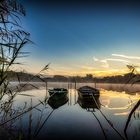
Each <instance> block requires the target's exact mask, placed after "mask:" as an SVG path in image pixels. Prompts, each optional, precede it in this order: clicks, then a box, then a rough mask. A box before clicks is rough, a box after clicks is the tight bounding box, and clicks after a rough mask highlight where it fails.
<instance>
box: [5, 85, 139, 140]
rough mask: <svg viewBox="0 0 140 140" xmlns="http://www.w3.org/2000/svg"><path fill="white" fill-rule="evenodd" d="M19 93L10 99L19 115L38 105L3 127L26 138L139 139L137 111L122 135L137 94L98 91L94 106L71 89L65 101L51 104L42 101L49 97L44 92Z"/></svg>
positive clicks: (137, 97) (47, 139)
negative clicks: (19, 112)
mask: <svg viewBox="0 0 140 140" xmlns="http://www.w3.org/2000/svg"><path fill="white" fill-rule="evenodd" d="M50 88H51V87H50ZM20 94H22V95H18V96H17V97H16V98H15V100H14V103H13V105H12V108H13V109H15V110H17V109H18V110H19V111H21V112H22V109H23V110H26V108H28V107H30V106H32V107H33V106H35V105H37V104H39V105H38V106H36V107H35V108H34V109H32V110H31V111H29V112H27V113H25V114H24V115H22V116H19V117H18V118H16V119H15V120H14V121H12V122H8V123H7V124H6V125H9V127H11V128H12V130H14V131H15V132H17V133H18V134H19V133H21V135H24V137H26V138H27V139H46V140H52V139H53V140H62V139H64V140H94V139H95V140H96V139H101V140H103V139H110V140H112V139H129V140H139V139H140V111H139V109H137V110H136V111H135V113H134V114H133V116H132V118H131V121H130V123H129V125H128V128H127V130H126V133H124V128H125V125H126V120H127V118H128V115H129V113H130V111H131V109H132V108H133V106H134V105H135V104H136V102H137V101H138V100H139V99H140V95H139V94H137V93H136V94H133V95H130V94H126V93H125V92H115V91H107V90H103V89H102V90H101V91H100V97H99V98H96V103H97V104H96V103H95V102H94V101H93V102H84V101H82V100H80V99H79V98H78V94H77V90H75V89H73V88H72V89H69V93H68V99H66V100H64V101H61V102H60V103H58V104H55V105H54V104H53V105H49V104H47V102H46V103H45V102H42V101H43V100H44V98H45V97H46V96H47V97H49V95H48V93H47V92H46V90H45V89H40V90H30V91H23V92H21V93H20ZM24 94H28V95H32V96H24ZM13 116H14V115H13ZM8 117H9V118H10V116H7V118H8Z"/></svg>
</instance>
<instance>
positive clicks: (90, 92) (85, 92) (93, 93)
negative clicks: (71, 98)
mask: <svg viewBox="0 0 140 140" xmlns="http://www.w3.org/2000/svg"><path fill="white" fill-rule="evenodd" d="M99 94H100V92H99V90H98V89H96V88H92V87H90V86H83V87H80V88H79V89H78V95H79V97H80V98H82V99H90V98H93V97H97V96H99Z"/></svg>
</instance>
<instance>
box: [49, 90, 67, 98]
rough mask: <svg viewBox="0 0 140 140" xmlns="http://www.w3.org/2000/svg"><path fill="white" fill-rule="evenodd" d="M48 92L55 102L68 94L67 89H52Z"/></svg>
mask: <svg viewBox="0 0 140 140" xmlns="http://www.w3.org/2000/svg"><path fill="white" fill-rule="evenodd" d="M48 92H49V94H50V98H52V99H53V100H60V99H61V98H63V97H65V96H67V94H68V90H67V89H65V88H54V89H50V90H49V91H48Z"/></svg>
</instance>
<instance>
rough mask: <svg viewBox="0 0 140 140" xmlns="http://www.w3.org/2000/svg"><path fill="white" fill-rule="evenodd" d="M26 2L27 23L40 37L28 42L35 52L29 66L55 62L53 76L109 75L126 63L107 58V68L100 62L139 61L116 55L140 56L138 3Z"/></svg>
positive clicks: (30, 68)
mask: <svg viewBox="0 0 140 140" xmlns="http://www.w3.org/2000/svg"><path fill="white" fill-rule="evenodd" d="M23 4H24V6H25V8H26V11H27V16H26V17H25V18H24V20H23V27H24V28H25V29H26V30H27V31H29V32H30V33H31V38H32V40H33V41H34V42H35V45H34V46H27V47H26V49H27V50H29V51H30V52H31V56H30V57H28V58H27V59H25V60H24V61H25V62H26V63H25V64H26V65H25V66H23V68H25V69H26V70H28V71H30V72H34V73H36V72H37V71H39V69H41V67H43V66H44V65H45V64H47V63H49V62H50V63H51V65H50V70H49V72H48V73H49V74H51V75H52V74H64V75H85V74H87V73H93V74H94V73H97V74H96V75H103V74H102V73H104V74H105V75H106V74H107V73H108V72H109V71H111V74H112V73H113V72H114V71H115V73H117V72H116V71H117V70H118V71H120V70H119V68H120V69H121V70H122V68H124V69H125V65H126V63H121V62H120V61H119V60H118V61H116V60H115V61H113V60H107V64H105V65H106V66H105V67H104V66H103V64H102V63H100V61H101V62H102V60H104V59H125V60H126V59H129V61H130V62H128V63H134V64H135V63H136V64H138V60H139V59H133V60H132V59H131V60H130V58H126V57H125V58H122V57H121V58H120V56H118V55H117V56H113V55H112V54H119V55H120V54H121V55H125V56H133V57H136V56H137V57H139V56H140V55H139V51H140V47H139V45H140V39H139V38H140V18H139V13H140V11H139V10H138V9H137V8H135V6H133V7H131V6H130V5H128V6H124V5H121V6H120V7H115V6H113V5H109V6H104V5H100V4H99V5H98V6H97V7H96V6H90V5H86V6H84V5H82V6H81V5H80V6H78V4H76V6H68V5H58V6H57V5H55V4H54V5H53V4H51V5H49V4H47V2H44V3H43V2H42V3H41V4H40V3H34V2H33V1H30V0H29V1H24V2H23ZM97 59H98V61H96V60H97ZM120 63H121V64H120ZM107 65H108V67H107ZM105 71H106V72H105Z"/></svg>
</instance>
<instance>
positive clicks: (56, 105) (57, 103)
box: [48, 96, 69, 109]
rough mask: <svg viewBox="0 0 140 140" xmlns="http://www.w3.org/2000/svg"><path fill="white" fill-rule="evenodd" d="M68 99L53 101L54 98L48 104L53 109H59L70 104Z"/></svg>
mask: <svg viewBox="0 0 140 140" xmlns="http://www.w3.org/2000/svg"><path fill="white" fill-rule="evenodd" d="M68 100H69V99H68V97H67V96H65V97H63V98H61V99H59V100H53V98H50V99H49V100H48V104H49V105H50V106H51V107H52V108H53V109H57V108H59V107H60V106H63V105H64V104H66V103H67V102H68Z"/></svg>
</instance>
